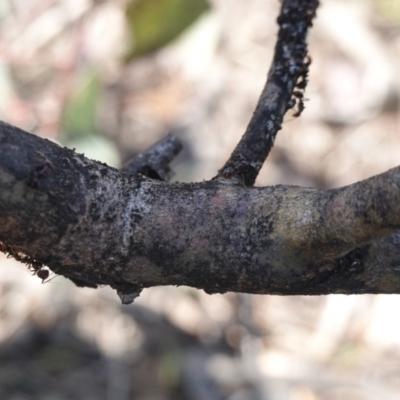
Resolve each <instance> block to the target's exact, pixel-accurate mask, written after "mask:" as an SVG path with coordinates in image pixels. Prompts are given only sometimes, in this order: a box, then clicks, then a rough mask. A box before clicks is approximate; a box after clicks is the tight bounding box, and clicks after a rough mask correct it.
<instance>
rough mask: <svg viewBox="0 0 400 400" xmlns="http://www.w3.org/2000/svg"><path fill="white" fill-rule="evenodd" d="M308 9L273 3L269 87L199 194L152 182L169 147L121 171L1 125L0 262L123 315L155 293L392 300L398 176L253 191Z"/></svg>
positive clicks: (398, 284) (399, 244)
mask: <svg viewBox="0 0 400 400" xmlns="http://www.w3.org/2000/svg"><path fill="white" fill-rule="evenodd" d="M317 5H318V2H317V1H316V0H304V1H301V0H285V1H284V2H283V5H282V10H281V15H280V17H279V18H278V22H279V24H280V32H279V38H278V43H277V46H276V49H275V57H274V63H273V66H272V68H271V70H270V72H269V76H268V82H267V84H266V87H265V88H264V91H263V93H262V95H261V98H260V100H259V103H258V106H257V109H256V111H255V113H254V115H253V118H252V120H251V122H250V124H249V127H248V129H247V131H246V133H245V135H244V136H243V138H242V140H241V141H240V143H239V144H238V146H237V148H236V149H235V150H234V152H233V153H232V155H231V157H230V159H229V160H228V162H227V163H226V164H225V166H224V168H222V169H221V170H220V171H219V174H218V176H217V177H216V178H215V179H214V180H212V181H210V182H201V183H189V184H178V183H175V184H167V183H166V182H163V180H160V178H162V179H167V178H168V174H169V167H168V164H169V163H170V161H171V160H172V159H173V157H174V156H175V155H176V154H177V152H178V151H179V149H180V147H181V146H180V144H179V143H178V142H177V141H176V140H175V139H174V138H172V137H169V138H167V139H165V140H163V141H161V142H159V143H158V144H156V145H155V146H153V148H151V149H150V150H149V151H148V152H146V153H144V154H143V155H141V156H139V157H138V158H137V159H135V160H134V161H133V162H131V163H129V164H128V165H127V166H126V167H125V168H123V169H122V170H120V171H119V170H116V169H114V168H111V167H108V166H107V165H105V164H102V163H99V162H95V161H91V160H88V159H86V158H85V157H84V156H83V155H79V154H77V153H75V152H74V151H73V150H69V149H66V148H61V147H60V146H58V145H56V144H54V143H52V142H50V141H47V140H44V139H40V138H38V137H36V136H33V135H30V134H29V133H26V132H24V131H22V130H20V129H18V128H15V127H12V126H10V125H8V124H5V123H2V122H0V222H1V223H0V251H3V252H6V253H8V254H9V255H11V256H13V257H14V258H16V259H17V260H19V261H22V262H24V263H25V264H27V265H28V266H29V268H30V269H31V270H32V271H33V272H34V273H36V274H38V275H39V276H41V277H45V276H46V272H45V271H46V270H43V266H47V267H48V268H50V269H51V270H52V271H54V272H55V273H56V274H60V275H63V276H65V277H67V278H69V279H71V280H72V281H73V282H75V283H76V284H77V285H78V286H88V287H93V288H95V287H97V286H98V285H110V286H111V287H113V288H115V289H116V290H117V292H118V294H119V296H120V298H121V300H122V302H123V303H129V302H132V301H133V299H134V298H135V297H136V296H137V295H138V294H139V293H140V291H141V290H142V289H143V288H147V287H151V286H156V285H189V286H193V287H196V288H201V289H204V290H205V291H207V292H208V293H216V292H219V293H222V292H225V291H237V292H247V293H260V294H261V293H262V294H267V293H269V294H284V295H294V294H328V293H348V294H350V293H400V167H397V168H395V169H392V170H390V171H388V172H386V173H384V174H381V175H378V176H375V177H373V178H370V179H367V180H365V181H362V182H358V183H356V184H353V185H350V186H347V187H343V188H339V189H331V190H316V189H308V188H301V187H294V186H274V187H266V188H251V187H250V186H252V185H253V184H254V181H255V178H256V176H257V174H258V171H259V170H260V168H261V165H262V163H263V162H264V160H265V158H266V156H267V155H268V152H269V151H270V149H271V147H272V145H273V141H274V138H275V136H276V133H277V131H278V130H279V129H280V124H281V122H282V118H283V115H284V114H285V112H286V110H287V109H288V107H289V106H291V105H293V100H296V101H297V105H298V111H297V113H299V112H301V110H302V108H303V106H302V96H301V93H300V92H301V90H303V89H304V88H305V86H306V83H307V71H308V64H309V61H308V58H307V45H306V41H305V39H306V33H307V29H308V28H309V26H311V22H312V19H313V17H314V14H315V9H316V7H317ZM295 88H296V89H299V90H300V92H299V91H294V89H295ZM296 92H298V93H296ZM299 93H300V94H299ZM293 96H294V99H293ZM132 172H133V173H132ZM152 178H153V179H152ZM226 183H229V184H228V185H226Z"/></svg>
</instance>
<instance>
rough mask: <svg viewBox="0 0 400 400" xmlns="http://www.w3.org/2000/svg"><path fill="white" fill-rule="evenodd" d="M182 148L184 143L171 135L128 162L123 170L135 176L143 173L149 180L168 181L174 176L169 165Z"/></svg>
mask: <svg viewBox="0 0 400 400" xmlns="http://www.w3.org/2000/svg"><path fill="white" fill-rule="evenodd" d="M182 148H183V146H182V142H181V141H180V140H179V139H178V138H176V137H175V136H173V135H171V134H169V135H167V136H166V137H165V138H162V139H160V140H159V141H158V142H157V143H155V144H154V145H153V146H151V147H150V148H149V149H148V150H147V151H145V152H144V153H141V154H139V155H138V156H137V157H135V158H134V159H133V160H130V161H128V162H127V163H126V164H125V165H124V167H123V168H122V169H123V170H124V171H127V172H131V173H133V174H137V173H141V174H143V175H145V176H148V177H149V178H153V179H161V180H164V181H168V180H169V179H170V178H171V177H172V176H173V172H172V170H171V169H170V167H169V164H170V163H171V161H172V160H173V159H174V158H175V157H176V156H177V155H178V154H179V153H180V152H181V150H182Z"/></svg>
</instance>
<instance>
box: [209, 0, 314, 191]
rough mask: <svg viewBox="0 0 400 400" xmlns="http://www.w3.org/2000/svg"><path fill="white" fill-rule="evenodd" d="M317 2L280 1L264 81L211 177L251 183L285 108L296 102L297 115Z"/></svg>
mask: <svg viewBox="0 0 400 400" xmlns="http://www.w3.org/2000/svg"><path fill="white" fill-rule="evenodd" d="M318 4H319V1H318V0H284V1H283V3H282V7H281V11H280V15H279V17H278V24H279V33H278V41H277V44H276V46H275V54H274V58H273V62H272V65H271V68H270V71H269V73H268V79H267V83H266V85H265V87H264V89H263V91H262V93H261V96H260V99H259V101H258V104H257V107H256V110H255V111H254V114H253V116H252V118H251V120H250V123H249V125H248V127H247V129H246V132H245V134H244V135H243V137H242V139H241V140H240V142H239V143H238V145H237V146H236V148H235V149H234V151H233V153H232V154H231V156H230V158H229V160H228V161H227V162H226V163H225V165H224V166H223V167H222V168H221V169H220V170H219V171H218V175H217V176H216V177H215V178H214V179H216V180H222V181H227V182H229V183H232V184H241V185H243V184H244V185H246V186H252V185H254V182H255V180H256V177H257V175H258V173H259V171H260V169H261V167H262V165H263V163H264V161H265V159H266V158H267V156H268V154H269V152H270V150H271V148H272V146H273V144H274V141H275V137H276V135H277V133H278V131H279V130H280V129H281V124H282V121H283V117H284V115H285V113H286V111H287V110H288V109H290V108H293V107H295V106H297V110H296V112H295V114H294V116H299V115H300V114H301V112H302V110H303V109H304V104H303V91H304V89H305V88H306V85H307V77H308V67H309V65H310V61H311V60H310V58H309V56H308V55H307V42H306V39H307V32H308V29H309V28H310V27H311V26H312V21H313V18H314V17H315V14H316V9H317V7H318Z"/></svg>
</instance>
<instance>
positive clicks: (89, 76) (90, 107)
mask: <svg viewBox="0 0 400 400" xmlns="http://www.w3.org/2000/svg"><path fill="white" fill-rule="evenodd" d="M100 89H101V82H100V79H99V77H98V75H97V74H96V73H94V72H86V73H84V74H82V76H81V77H80V79H79V81H78V85H77V87H76V90H75V92H74V93H73V94H72V96H71V97H70V98H69V99H68V101H67V104H66V106H65V110H64V116H63V126H62V131H63V136H64V137H63V138H62V139H64V140H70V139H72V138H75V137H80V136H85V135H89V134H92V133H93V132H94V131H95V120H96V111H97V102H98V100H99V95H100Z"/></svg>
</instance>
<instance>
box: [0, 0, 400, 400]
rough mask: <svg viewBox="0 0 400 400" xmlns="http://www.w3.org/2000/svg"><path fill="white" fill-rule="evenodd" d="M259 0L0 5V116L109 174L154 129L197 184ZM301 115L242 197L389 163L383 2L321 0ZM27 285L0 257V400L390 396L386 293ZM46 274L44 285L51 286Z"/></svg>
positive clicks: (236, 103) (215, 150)
mask: <svg viewBox="0 0 400 400" xmlns="http://www.w3.org/2000/svg"><path fill="white" fill-rule="evenodd" d="M278 11H279V1H278V0H247V1H240V0H210V1H206V0H74V1H68V0H28V1H27V0H2V1H1V2H0V88H1V96H0V118H1V119H2V120H5V121H7V122H9V123H11V124H14V125H16V126H19V127H20V128H22V129H24V130H27V131H30V132H33V133H35V134H37V135H40V136H42V137H46V138H49V139H52V140H55V141H57V142H59V143H61V144H62V145H66V146H69V147H74V148H76V149H77V151H78V152H83V153H85V154H86V155H87V157H89V158H93V159H96V160H101V161H104V162H106V163H108V164H110V165H112V166H116V167H119V166H121V164H122V163H123V162H125V161H126V160H127V159H129V158H130V157H132V156H134V155H135V154H137V153H138V152H140V151H143V150H144V149H146V148H147V147H148V146H150V145H151V144H153V143H154V142H155V141H156V140H158V139H159V138H161V137H163V136H165V135H166V134H167V133H169V132H173V133H174V134H176V135H177V136H179V137H180V138H181V140H182V141H183V142H184V145H185V149H184V151H183V152H182V154H181V155H180V156H179V158H178V159H177V160H176V161H175V162H174V165H173V167H174V170H175V172H176V175H175V177H174V179H175V180H179V181H185V182H189V181H201V180H203V179H210V178H211V177H213V176H214V175H215V173H216V171H217V170H218V169H219V168H220V167H221V166H222V165H223V163H224V161H225V160H226V159H227V158H228V156H229V154H230V152H231V151H232V149H233V148H234V146H235V144H236V143H237V141H238V140H239V138H240V136H241V135H242V133H243V132H244V130H245V128H246V124H247V123H248V121H249V118H250V116H251V114H252V111H253V109H254V107H255V104H256V101H257V99H258V96H259V94H260V92H261V89H262V87H263V85H264V82H265V77H266V73H267V70H268V67H269V64H270V61H271V57H272V52H273V48H274V43H275V36H276V32H277V27H276V24H275V20H276V17H277V15H278ZM310 53H311V56H312V59H313V63H312V65H311V71H310V83H309V86H308V88H307V90H306V98H307V102H306V103H305V105H306V109H305V111H304V112H303V114H302V116H301V118H293V116H292V115H291V113H290V112H289V114H288V115H287V116H286V118H285V122H284V124H283V129H282V131H281V132H280V133H279V135H278V138H277V140H276V143H275V147H274V149H273V151H272V153H271V155H270V157H269V158H268V160H267V162H266V164H265V166H264V168H263V170H262V172H261V174H260V176H259V178H258V181H257V185H259V186H263V185H273V184H280V183H283V184H295V185H302V186H310V187H319V188H328V187H337V186H342V185H347V184H350V183H352V182H355V181H358V180H361V179H364V178H367V177H369V176H371V175H374V174H378V173H381V172H384V171H385V170H387V169H389V168H392V167H394V166H396V165H398V164H400V162H399V161H400V157H399V154H400V133H399V132H400V129H399V124H400V119H399V118H400V113H399V99H400V68H399V67H400V2H398V1H396V0H370V1H367V0H346V1H344V0H343V1H340V0H323V1H322V5H321V7H320V9H319V11H318V18H317V21H316V23H315V26H314V28H313V29H312V32H311V35H310ZM50 278H51V280H50V281H48V282H47V283H44V284H42V282H41V281H40V279H38V277H36V276H31V274H30V272H29V271H28V270H27V269H26V268H25V267H24V266H23V265H22V264H19V263H18V262H16V261H14V260H12V259H7V258H6V257H5V256H3V255H1V256H0V399H2V400H3V399H4V400H8V399H12V400H25V399H29V400H31V399H40V400H42V399H45V400H46V399H52V400H53V399H60V400H64V399H74V400H75V399H82V400H83V399H84V400H86V399H96V400H98V399H100V400H102V399H105V400H128V399H138V400H142V399H143V400H144V399H146V400H164V399H165V400H167V399H168V400H169V399H171V400H172V399H177V400H184V399H191V400H206V399H207V400H214V399H215V400H222V399H228V400H242V399H243V400H253V399H254V400H258V399H260V400H336V399H347V400H370V399H381V398H385V399H389V400H390V399H398V398H399V393H400V322H399V321H398V319H397V312H398V310H399V309H400V297H399V296H395V295H392V296H383V295H379V296H367V295H365V296H341V295H334V296H324V297H277V296H255V295H245V294H236V293H227V294H224V295H211V296H210V295H207V294H205V293H204V292H203V291H199V290H194V289H191V288H187V287H179V288H176V287H156V288H151V289H147V290H145V291H144V292H143V293H142V294H141V295H140V298H139V299H138V300H136V301H135V303H134V304H133V305H130V306H121V305H120V303H119V300H118V298H117V296H116V294H115V293H114V292H113V291H112V290H111V289H109V288H101V289H98V290H92V289H79V288H76V287H75V286H74V285H73V284H72V283H70V282H69V281H66V280H65V279H64V278H62V277H54V276H51V277H50ZM52 278H53V279H52Z"/></svg>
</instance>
